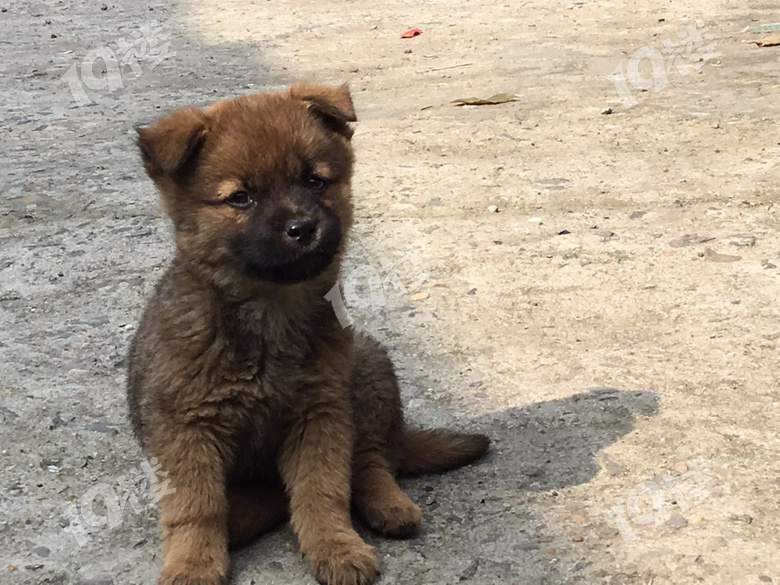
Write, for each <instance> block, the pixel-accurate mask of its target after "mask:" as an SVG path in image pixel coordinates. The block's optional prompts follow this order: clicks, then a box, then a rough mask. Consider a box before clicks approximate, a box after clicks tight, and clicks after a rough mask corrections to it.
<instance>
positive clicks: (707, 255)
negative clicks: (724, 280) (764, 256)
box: [704, 248, 742, 262]
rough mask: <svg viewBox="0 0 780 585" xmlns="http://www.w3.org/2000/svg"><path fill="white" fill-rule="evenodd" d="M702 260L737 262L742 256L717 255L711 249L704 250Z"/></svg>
mask: <svg viewBox="0 0 780 585" xmlns="http://www.w3.org/2000/svg"><path fill="white" fill-rule="evenodd" d="M704 259H705V260H709V261H710V262H739V261H740V260H742V256H731V255H730V254H719V253H718V252H716V251H715V250H713V249H711V248H707V249H706V250H704Z"/></svg>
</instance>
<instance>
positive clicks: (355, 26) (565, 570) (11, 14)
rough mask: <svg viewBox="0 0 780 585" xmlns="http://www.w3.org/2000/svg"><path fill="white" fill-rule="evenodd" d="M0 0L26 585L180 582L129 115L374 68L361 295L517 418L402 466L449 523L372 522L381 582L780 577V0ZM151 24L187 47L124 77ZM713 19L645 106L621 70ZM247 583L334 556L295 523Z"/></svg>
mask: <svg viewBox="0 0 780 585" xmlns="http://www.w3.org/2000/svg"><path fill="white" fill-rule="evenodd" d="M653 4H655V6H653ZM0 8H2V13H0V70H1V71H2V81H1V82H0V103H1V104H2V106H1V107H2V116H1V119H0V132H1V133H2V140H0V152H1V153H2V161H3V163H2V165H1V166H0V192H1V193H2V197H1V198H0V325H1V326H0V583H2V584H3V585H5V584H16V583H20V584H44V583H51V584H54V583H57V584H60V583H62V584H70V583H81V584H82V585H86V584H91V585H97V584H116V585H119V584H148V583H153V582H154V579H155V577H154V575H155V572H156V568H157V566H159V563H160V556H159V552H158V546H159V539H158V533H157V529H156V525H155V514H156V512H155V508H154V506H153V505H149V502H148V499H144V493H143V492H142V491H140V488H138V486H139V485H142V484H143V481H140V482H138V481H136V480H142V477H141V478H139V477H138V476H137V471H138V470H139V466H140V464H141V462H142V457H141V453H140V451H139V449H138V448H137V446H136V444H135V443H134V441H133V439H132V437H131V434H130V429H129V425H128V422H127V420H126V409H125V403H124V366H125V364H124V355H125V351H126V348H127V343H128V340H129V338H130V337H131V335H132V332H133V326H134V324H135V323H136V322H137V320H138V318H139V315H140V312H141V310H142V307H143V304H144V299H145V298H146V297H147V296H148V294H149V292H150V290H151V289H152V287H153V285H154V283H155V281H156V279H157V278H158V277H159V276H160V274H161V272H162V270H163V267H164V266H165V263H166V261H167V259H168V258H169V257H170V254H171V244H170V237H169V230H168V228H167V227H166V224H165V223H164V222H163V221H162V220H161V219H160V214H159V209H158V206H157V202H156V196H155V193H154V191H153V188H152V185H151V183H150V182H149V181H148V180H147V179H146V178H145V177H144V175H143V173H142V169H141V166H140V164H139V158H138V156H137V154H136V151H135V147H134V143H133V141H134V131H133V126H134V125H135V124H137V123H139V122H143V121H148V120H150V119H152V118H154V117H155V116H158V115H159V114H161V113H162V112H165V111H167V110H170V109H172V108H174V107H177V106H183V105H191V104H195V105H203V104H206V103H208V102H209V101H211V100H213V99H216V98H221V97H229V96H235V95H238V94H242V93H247V92H251V91H257V90H261V89H276V88H281V87H283V86H284V85H285V84H287V83H289V82H292V81H295V80H300V79H309V80H314V81H320V82H326V83H341V82H348V83H349V84H350V85H351V87H352V90H353V95H354V98H355V102H356V105H357V109H358V115H359V118H360V122H359V123H358V124H357V126H356V135H355V145H356V148H357V153H358V155H357V156H358V165H357V175H356V179H355V194H356V205H357V209H356V212H357V226H356V229H355V232H354V245H353V247H352V253H351V256H350V262H349V265H348V266H347V268H346V270H345V276H346V277H347V278H349V274H351V271H354V270H358V269H361V270H363V271H364V272H365V271H366V270H369V271H370V270H375V271H376V273H377V274H381V275H382V277H383V278H384V277H386V276H387V273H388V272H391V273H393V275H394V276H393V277H392V278H390V279H389V280H388V283H387V285H386V286H385V288H384V293H385V294H384V296H383V297H381V302H376V299H375V302H374V304H373V306H365V305H366V304H367V303H365V302H361V301H365V299H366V298H367V297H366V291H365V290H364V289H361V288H359V287H358V289H357V290H356V291H354V293H353V294H351V295H347V301H348V304H349V303H350V302H351V304H352V305H353V307H351V314H352V316H353V318H354V319H355V321H356V322H357V324H358V325H359V326H360V327H363V328H365V329H368V330H370V331H372V332H373V333H374V334H376V335H377V336H378V337H379V338H381V339H382V340H383V341H384V342H385V344H386V345H387V346H388V347H389V348H391V351H392V354H393V356H394V358H395V360H396V363H397V366H398V372H399V375H400V377H401V380H402V386H403V393H404V400H405V403H406V404H407V408H408V413H409V418H411V419H413V420H415V421H418V422H420V423H425V424H449V425H453V426H457V427H460V428H466V429H481V430H484V431H486V432H487V433H489V434H490V435H491V436H492V437H493V439H494V441H495V446H494V449H493V451H492V453H491V455H490V456H489V458H488V459H487V460H486V461H484V462H482V463H480V464H479V465H475V466H472V467H470V468H467V469H463V470H460V471H457V472H454V473H451V474H449V475H446V476H441V477H439V476H436V477H426V478H421V479H415V480H409V481H408V482H406V483H405V485H406V487H407V488H408V490H409V492H410V494H411V495H412V497H413V499H415V500H416V501H417V502H419V503H420V504H421V505H422V506H423V508H424V527H423V528H422V530H421V532H420V534H419V535H418V536H417V537H416V538H413V539H411V540H409V541H389V540H385V539H382V538H378V537H375V536H373V535H370V534H367V538H368V540H369V541H370V542H371V543H372V544H373V545H375V546H376V548H377V550H378V552H379V554H380V558H381V562H382V566H383V577H382V581H381V583H388V584H389V583H404V584H417V583H419V584H426V585H428V584H431V585H434V584H452V583H461V582H465V583H468V582H471V583H478V584H480V585H481V584H493V583H495V584H507V585H511V584H518V585H519V584H559V583H585V584H602V583H604V584H606V583H609V584H612V585H617V584H626V585H627V584H641V585H650V584H653V585H661V584H675V585H687V584H693V583H706V584H716V585H717V584H732V583H739V584H740V585H752V584H763V583H780V552H778V551H779V550H780V536H779V531H780V505H779V504H778V502H779V501H780V488H779V487H778V479H777V478H778V475H779V474H780V463H779V461H780V457H779V455H780V434H778V423H777V421H778V416H779V415H780V390H779V385H778V373H777V372H778V342H779V340H780V310H779V309H778V305H777V298H778V292H779V291H780V276H778V275H779V274H780V268H778V266H780V236H778V232H777V227H778V224H777V222H778V206H777V204H776V200H777V195H778V183H779V181H780V170H779V168H778V164H777V161H778V155H779V154H780V129H779V127H778V125H777V119H778V115H779V114H780V100H779V99H778V97H777V96H778V90H779V89H780V76H779V74H778V64H779V59H780V47H765V48H759V47H758V46H756V45H755V44H751V42H752V41H755V40H757V39H759V38H761V36H762V35H761V34H757V33H750V32H742V31H743V29H744V28H745V27H746V26H748V25H758V24H762V23H774V22H777V21H778V20H780V18H779V17H778V14H777V10H776V8H777V7H776V4H775V3H770V2H752V3H750V5H749V6H748V5H746V4H745V3H737V2H725V1H722V0H714V1H711V2H694V1H692V0H678V1H676V2H661V3H658V2H657V3H638V2H629V1H627V0H614V1H612V2H595V1H593V0H573V3H571V4H567V2H566V1H564V2H553V3H550V2H544V1H542V0H528V1H524V2H506V3H501V2H493V1H490V0H471V1H468V2H467V1H465V0H449V1H446V2H445V1H444V0H427V1H421V2H412V1H401V0H387V1H385V2H381V3H378V4H376V5H373V4H371V3H357V2H348V1H346V0H329V1H325V0H323V1H320V2H313V1H311V0H298V1H292V0H277V1H275V2H270V1H262V0H257V1H250V0H243V1H239V0H187V1H181V2H178V3H169V2H166V3H151V4H147V3H140V2H131V1H130V0H105V4H102V3H101V2H87V1H85V0H57V1H55V0H46V1H39V2H30V1H28V0H4V1H3V2H0ZM155 21H156V22H158V23H164V24H165V25H167V28H166V29H165V31H167V32H165V31H163V32H160V31H157V32H156V33H154V27H152V28H151V29H149V30H151V31H153V33H154V34H156V36H157V40H155V41H154V42H153V44H154V43H157V41H159V40H160V37H161V36H162V37H165V38H164V39H163V40H166V39H167V42H169V43H170V44H169V45H168V46H167V47H166V46H165V45H164V43H158V45H157V49H156V50H157V54H158V55H160V59H161V60H159V61H155V60H154V59H146V60H143V59H142V60H140V61H138V62H135V61H133V60H132V59H130V60H129V61H127V62H125V63H124V65H123V69H122V70H121V73H122V76H121V77H117V76H116V75H115V74H117V73H118V72H120V69H119V68H118V67H120V66H118V65H117V63H116V62H115V61H113V60H112V59H113V57H112V55H113V54H114V52H115V51H117V50H118V49H119V45H118V44H117V43H119V42H121V41H128V42H132V41H134V40H135V39H137V38H138V37H139V35H140V34H141V33H140V30H141V27H144V26H148V25H153V24H154V22H155ZM696 21H702V22H703V23H704V25H705V26H706V27H708V30H707V34H710V35H713V39H712V40H711V41H710V42H715V43H716V51H717V52H719V53H721V54H720V55H719V56H717V57H715V58H711V59H708V60H707V61H706V62H701V61H700V62H696V63H695V65H696V67H699V69H698V70H696V68H695V67H694V64H692V63H691V61H687V63H688V65H687V69H684V71H685V72H686V73H687V75H685V76H683V75H682V73H681V70H680V69H679V68H678V67H677V66H676V65H674V66H672V67H671V68H670V69H671V70H670V72H669V73H668V85H667V86H665V87H662V86H663V84H662V83H661V78H662V77H663V75H661V74H659V75H660V77H659V80H657V81H658V85H656V86H655V87H654V88H650V89H649V91H644V92H642V91H639V90H637V89H636V87H633V88H630V87H628V86H626V87H627V88H628V89H630V91H631V93H632V95H633V99H635V101H636V105H635V106H633V107H631V108H630V109H626V108H625V107H624V105H623V104H622V103H621V97H620V96H619V94H618V91H617V88H616V85H615V83H613V82H612V81H610V80H608V79H607V76H609V75H610V74H611V73H612V72H613V71H615V70H616V68H617V67H618V66H619V64H620V63H621V62H623V63H624V65H625V66H628V65H629V64H630V62H631V61H630V58H631V56H632V55H634V53H635V51H637V50H640V49H642V48H643V47H650V48H651V49H650V50H649V52H647V51H648V50H645V51H646V54H654V53H653V52H652V50H653V49H655V50H657V51H660V52H662V51H663V49H664V40H667V39H670V40H676V39H677V33H678V31H685V30H686V27H689V26H693V27H694V29H695V28H696V26H695V23H696ZM410 27H419V28H421V29H422V30H423V34H422V35H421V36H418V37H416V38H412V39H401V38H400V34H401V33H402V32H403V31H404V30H406V29H408V28H410ZM106 47H108V48H109V49H106ZM683 48H684V47H683ZM684 53H685V54H688V53H690V51H684ZM659 54H660V53H659ZM96 55H103V56H104V58H107V59H108V63H107V62H106V61H103V60H98V61H97V63H96V64H95V68H94V69H93V70H92V72H90V71H89V67H88V66H87V67H85V71H86V76H85V77H75V78H73V77H71V78H67V77H66V80H64V81H63V76H67V75H68V73H67V72H68V71H69V68H70V67H71V65H72V64H74V63H75V64H77V66H78V64H81V63H83V62H84V61H85V60H87V61H89V59H91V58H93V57H95V56H96ZM106 56H107V57H106ZM141 57H143V55H141ZM664 58H666V57H664ZM634 62H636V60H635V61H634ZM107 65H108V69H110V71H109V73H110V74H111V75H114V77H113V78H112V84H113V85H112V87H111V88H106V87H105V85H102V84H104V83H105V77H103V74H102V73H101V68H103V70H105V69H106V66H107ZM678 65H679V62H678ZM684 67H685V66H684ZM71 71H72V73H71V75H73V74H75V73H76V69H73V70H71ZM640 72H641V73H642V74H643V75H644V76H645V77H647V78H649V75H650V74H649V72H650V61H649V60H647V59H646V60H645V61H644V62H643V64H642V66H641V67H640ZM136 74H138V76H136ZM68 79H70V83H69V81H68ZM117 79H118V80H119V83H118V82H117ZM632 79H633V80H634V81H635V80H636V78H635V77H634V78H632ZM80 80H81V81H80ZM85 82H86V83H87V84H91V86H84V85H83V83H85ZM635 85H641V84H635ZM79 88H80V90H79ZM109 89H111V90H112V91H109ZM655 89H658V91H655ZM80 92H83V93H80ZM497 92H510V93H514V94H517V96H518V99H517V101H514V102H510V103H505V104H499V105H486V106H478V107H476V106H472V107H460V108H459V107H454V106H451V105H449V102H450V100H453V99H456V98H463V97H472V96H475V97H486V96H489V95H491V94H494V93H497ZM74 95H75V97H74ZM429 106H433V107H429ZM609 108H611V110H610V109H609ZM610 111H611V112H612V113H611V114H608V113H607V112H610ZM602 112H604V113H602ZM410 246H411V248H410ZM410 250H411V252H410ZM401 253H403V254H406V256H404V257H403V258H400V257H399V255H400V254H401ZM408 254H412V256H413V259H416V260H417V261H418V263H417V266H415V265H414V263H410V262H409V259H410V258H409V256H408ZM423 265H424V266H423ZM361 267H362V268H361ZM352 281H353V283H354V281H355V279H354V278H353V279H352ZM133 482H135V483H133ZM134 486H135V487H134ZM136 488H138V489H136ZM134 489H136V491H133V490H134ZM134 493H137V494H138V499H135V497H134V496H132V497H131V498H130V500H127V496H128V495H132V494H134ZM123 500H126V501H125V505H124V510H123V511H122V512H121V514H117V513H116V511H115V510H114V511H112V510H110V509H104V508H105V505H104V503H105V502H108V504H109V506H111V505H112V504H115V503H116V502H117V501H119V502H120V503H121V502H122V501H123ZM139 500H140V501H139ZM90 502H92V503H93V504H94V507H93V506H92V505H91V504H90ZM109 512H111V514H109ZM78 519H80V521H81V527H82V529H83V531H80V529H79V528H78V527H79V524H78V522H77V520H78ZM101 523H102V524H103V525H101ZM361 530H362V529H361ZM232 582H233V583H236V584H241V585H249V584H252V583H257V584H261V583H262V584H278V585H287V584H292V583H312V582H313V580H312V579H311V577H309V576H308V571H307V569H306V567H305V565H304V563H303V562H302V561H301V559H300V556H299V554H298V553H297V550H296V546H295V542H294V539H293V537H292V535H291V533H290V531H289V529H287V528H284V529H280V530H279V531H277V532H275V533H273V534H270V535H268V536H267V537H265V538H263V539H262V540H260V541H259V542H257V544H256V545H254V546H252V547H251V548H249V549H246V550H244V551H242V552H240V553H237V554H236V555H235V566H234V574H233V581H232Z"/></svg>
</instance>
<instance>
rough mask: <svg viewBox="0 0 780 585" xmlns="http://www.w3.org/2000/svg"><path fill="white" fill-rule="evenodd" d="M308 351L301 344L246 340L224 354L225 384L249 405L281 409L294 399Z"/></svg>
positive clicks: (221, 368)
mask: <svg viewBox="0 0 780 585" xmlns="http://www.w3.org/2000/svg"><path fill="white" fill-rule="evenodd" d="M308 353H309V350H308V348H301V347H300V346H299V345H289V344H287V345H285V344H278V343H271V342H268V341H265V340H262V339H244V340H241V342H239V343H236V342H235V341H234V342H233V344H232V347H231V348H230V350H229V351H226V352H225V353H224V354H223V355H222V356H221V357H222V359H221V360H220V364H219V367H218V370H219V371H220V372H221V377H222V379H223V381H224V383H225V385H226V386H227V387H229V388H231V389H232V390H233V392H235V393H236V394H237V397H241V398H243V399H244V401H246V402H247V404H248V405H249V404H254V405H255V406H257V407H263V408H281V407H283V406H284V405H285V404H287V403H290V402H291V401H292V400H293V399H294V396H295V394H296V392H297V390H298V387H299V386H300V382H299V380H300V379H301V377H302V374H303V372H305V371H306V370H307V368H306V365H307V359H306V357H307V354H308Z"/></svg>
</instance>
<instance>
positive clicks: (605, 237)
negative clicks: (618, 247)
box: [596, 230, 617, 242]
mask: <svg viewBox="0 0 780 585" xmlns="http://www.w3.org/2000/svg"><path fill="white" fill-rule="evenodd" d="M596 234H598V235H599V236H601V241H602V242H608V241H609V240H611V239H612V238H614V237H616V236H617V234H616V233H615V232H612V231H609V230H598V231H597V232H596Z"/></svg>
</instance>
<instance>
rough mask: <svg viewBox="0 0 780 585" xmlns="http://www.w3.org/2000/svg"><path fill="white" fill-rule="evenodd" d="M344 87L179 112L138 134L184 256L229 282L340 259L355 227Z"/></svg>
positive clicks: (301, 275)
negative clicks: (342, 245)
mask: <svg viewBox="0 0 780 585" xmlns="http://www.w3.org/2000/svg"><path fill="white" fill-rule="evenodd" d="M354 120H355V113H354V109H353V106H352V101H351V98H350V95H349V91H348V89H347V88H346V87H345V86H342V87H339V88H329V87H322V86H310V85H297V86H293V87H292V88H291V89H290V91H288V92H285V93H261V94H255V95H252V96H245V97H241V98H236V99H233V100H226V101H222V102H217V103H215V104H213V105H212V106H209V107H208V108H206V109H205V110H199V109H195V108H189V109H184V110H179V111H176V112H174V113H173V114H170V115H168V116H167V117H164V118H162V119H160V120H158V121H157V122H156V123H155V124H154V125H152V126H151V127H149V128H144V129H141V130H139V146H140V148H141V153H142V156H143V159H144V166H145V168H146V170H147V173H148V174H149V176H150V177H151V178H152V179H153V180H154V181H155V183H156V184H157V186H158V189H159V191H160V193H161V197H162V201H163V205H164V207H165V208H166V210H167V212H168V213H169V215H170V216H171V218H172V219H173V223H174V228H175V231H176V242H177V246H178V249H179V253H180V256H181V257H183V258H184V259H185V260H186V261H190V262H193V263H194V264H197V265H198V266H199V267H201V268H202V269H205V270H208V271H209V272H211V273H215V274H218V275H220V278H221V279H222V280H224V279H226V278H227V279H230V278H236V277H238V278H250V279H255V280H259V281H265V282H272V283H280V284H290V283H297V282H301V281H305V280H310V279H314V278H316V277H317V276H318V275H320V274H321V273H322V272H323V271H324V270H325V269H326V268H328V267H329V266H331V265H332V264H334V262H336V261H337V258H338V255H339V252H340V250H341V244H342V239H343V236H344V235H345V233H346V231H347V230H348V229H349V227H350V225H351V223H352V208H351V202H350V179H351V172H352V149H351V146H350V142H349V140H350V137H351V135H352V133H351V130H350V128H349V126H348V123H349V122H351V121H354Z"/></svg>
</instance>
